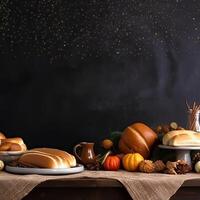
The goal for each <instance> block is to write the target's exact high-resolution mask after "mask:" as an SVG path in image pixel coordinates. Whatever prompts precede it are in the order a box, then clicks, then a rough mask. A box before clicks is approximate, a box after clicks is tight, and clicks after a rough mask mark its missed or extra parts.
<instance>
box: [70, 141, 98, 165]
mask: <svg viewBox="0 0 200 200" xmlns="http://www.w3.org/2000/svg"><path fill="white" fill-rule="evenodd" d="M78 149H80V155H79V154H78V152H77V150H78ZM74 155H75V156H76V157H77V159H78V160H79V161H80V162H81V163H82V164H84V165H86V164H91V163H94V162H95V153H94V143H92V142H81V143H79V144H77V145H76V146H74Z"/></svg>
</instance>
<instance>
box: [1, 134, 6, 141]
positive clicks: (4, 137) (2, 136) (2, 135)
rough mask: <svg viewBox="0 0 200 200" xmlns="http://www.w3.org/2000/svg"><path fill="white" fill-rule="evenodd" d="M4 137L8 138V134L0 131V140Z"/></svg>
mask: <svg viewBox="0 0 200 200" xmlns="http://www.w3.org/2000/svg"><path fill="white" fill-rule="evenodd" d="M2 139H6V136H5V135H4V134H3V133H2V132H0V140H2Z"/></svg>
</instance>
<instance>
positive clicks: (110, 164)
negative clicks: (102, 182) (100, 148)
mask: <svg viewBox="0 0 200 200" xmlns="http://www.w3.org/2000/svg"><path fill="white" fill-rule="evenodd" d="M120 161H121V160H120V158H119V157H118V156H108V157H107V158H106V160H105V162H104V163H103V167H104V169H105V170H108V171H117V170H118V169H119V168H120Z"/></svg>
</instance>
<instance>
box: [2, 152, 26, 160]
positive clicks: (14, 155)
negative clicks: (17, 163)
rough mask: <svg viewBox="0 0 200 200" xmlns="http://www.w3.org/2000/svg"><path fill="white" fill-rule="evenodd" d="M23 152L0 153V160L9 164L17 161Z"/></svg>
mask: <svg viewBox="0 0 200 200" xmlns="http://www.w3.org/2000/svg"><path fill="white" fill-rule="evenodd" d="M23 153H25V151H0V160H3V161H4V162H5V163H9V162H11V161H13V160H16V159H18V158H19V157H20V156H21V155H22V154H23Z"/></svg>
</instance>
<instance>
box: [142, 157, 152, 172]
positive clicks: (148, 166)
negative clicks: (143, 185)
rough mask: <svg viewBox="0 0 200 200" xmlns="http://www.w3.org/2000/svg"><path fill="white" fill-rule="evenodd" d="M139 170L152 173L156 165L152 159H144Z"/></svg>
mask: <svg viewBox="0 0 200 200" xmlns="http://www.w3.org/2000/svg"><path fill="white" fill-rule="evenodd" d="M139 170H140V171H141V172H145V173H152V172H154V171H155V166H154V163H153V161H151V160H143V161H141V162H140V164H139Z"/></svg>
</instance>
